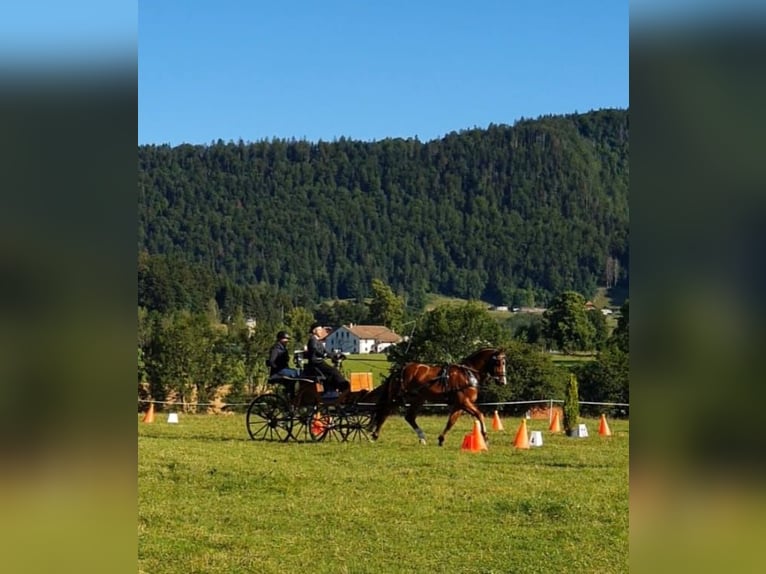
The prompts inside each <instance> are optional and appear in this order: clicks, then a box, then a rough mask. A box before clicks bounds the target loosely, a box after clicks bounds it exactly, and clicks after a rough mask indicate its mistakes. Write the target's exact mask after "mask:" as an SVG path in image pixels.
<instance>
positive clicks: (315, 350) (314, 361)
mask: <svg viewBox="0 0 766 574" xmlns="http://www.w3.org/2000/svg"><path fill="white" fill-rule="evenodd" d="M310 333H311V334H310V335H309V340H308V343H307V345H306V354H305V357H306V360H307V362H308V364H307V368H308V370H309V371H311V370H314V371H318V372H320V373H322V374H323V375H324V376H325V381H324V386H325V387H326V388H330V389H335V390H336V391H339V392H340V393H341V395H342V396H343V395H345V394H346V393H347V392H348V391H349V389H350V388H351V384H350V383H349V382H348V381H347V380H346V379H345V378H344V377H343V375H342V374H341V373H340V371H339V370H338V369H336V368H335V367H333V366H332V365H328V364H327V363H326V362H325V361H324V359H325V358H329V357H330V354H329V353H328V352H327V349H326V348H325V346H324V338H325V337H327V329H325V328H324V327H323V326H322V325H320V324H319V323H314V324H313V325H311V329H310Z"/></svg>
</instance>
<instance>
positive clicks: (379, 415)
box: [372, 397, 394, 440]
mask: <svg viewBox="0 0 766 574" xmlns="http://www.w3.org/2000/svg"><path fill="white" fill-rule="evenodd" d="M393 411H394V403H393V401H391V400H389V399H388V397H381V401H380V402H379V403H378V404H377V405H376V407H375V414H374V417H375V418H374V421H373V424H374V428H373V431H372V440H378V437H379V436H380V428H381V427H382V426H383V423H384V422H386V419H387V418H388V417H389V415H390V414H391V413H392V412H393Z"/></svg>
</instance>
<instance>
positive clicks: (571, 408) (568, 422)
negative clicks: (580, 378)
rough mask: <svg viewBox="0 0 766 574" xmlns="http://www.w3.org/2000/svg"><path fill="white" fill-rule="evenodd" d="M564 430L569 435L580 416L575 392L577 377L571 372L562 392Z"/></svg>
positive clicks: (577, 397)
mask: <svg viewBox="0 0 766 574" xmlns="http://www.w3.org/2000/svg"><path fill="white" fill-rule="evenodd" d="M563 410H564V421H563V424H564V431H565V432H566V434H567V435H571V434H572V432H573V431H574V429H575V428H576V427H577V423H578V421H579V418H580V398H579V396H578V394H577V377H576V376H575V375H574V373H572V374H571V375H570V376H569V383H568V384H567V388H566V392H565V394H564V409H563Z"/></svg>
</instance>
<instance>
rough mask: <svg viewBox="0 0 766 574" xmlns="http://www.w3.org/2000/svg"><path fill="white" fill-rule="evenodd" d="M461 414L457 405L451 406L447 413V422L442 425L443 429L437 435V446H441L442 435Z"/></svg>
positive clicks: (442, 442)
mask: <svg viewBox="0 0 766 574" xmlns="http://www.w3.org/2000/svg"><path fill="white" fill-rule="evenodd" d="M462 414H463V411H462V410H461V408H460V407H459V406H455V407H452V411H451V412H450V414H449V417H448V418H447V424H446V425H445V427H444V430H443V431H442V434H440V435H439V446H442V445H443V444H444V436H445V435H446V434H447V432H449V429H451V428H452V427H453V426H454V425H455V423H456V422H457V419H459V418H460V415H462Z"/></svg>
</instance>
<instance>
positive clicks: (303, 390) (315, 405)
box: [246, 351, 374, 442]
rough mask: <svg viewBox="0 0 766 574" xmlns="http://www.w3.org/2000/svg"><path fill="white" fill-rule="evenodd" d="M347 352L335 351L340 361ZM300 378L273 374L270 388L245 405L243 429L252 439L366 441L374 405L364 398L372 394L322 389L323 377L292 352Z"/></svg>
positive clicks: (301, 357)
mask: <svg viewBox="0 0 766 574" xmlns="http://www.w3.org/2000/svg"><path fill="white" fill-rule="evenodd" d="M344 359H345V357H344V356H343V355H342V354H336V355H334V357H333V363H335V365H336V366H340V364H341V363H342V361H343V360H344ZM295 364H296V366H297V367H298V370H299V371H300V376H299V377H284V376H278V375H275V376H272V377H269V379H268V381H267V382H268V384H269V385H270V386H271V387H272V390H270V391H269V392H266V393H264V394H261V395H259V396H257V397H255V399H253V401H252V402H251V403H250V406H249V407H248V409H247V418H246V423H247V432H248V433H249V435H250V438H252V439H253V440H278V441H283V442H284V441H288V440H290V439H291V438H292V439H293V440H296V441H317V442H319V441H324V440H327V439H329V440H337V441H356V440H368V438H369V432H370V426H371V423H372V406H371V405H372V404H373V403H374V401H372V400H369V401H366V400H364V399H365V398H366V397H367V396H368V395H370V394H371V393H370V392H368V391H352V392H350V393H348V394H346V395H345V397H344V396H341V395H339V394H338V393H337V392H335V391H329V390H328V391H326V390H325V388H324V384H323V381H324V377H323V376H322V375H321V373H319V372H315V371H313V370H312V369H310V368H304V365H303V353H302V351H297V352H296V353H295Z"/></svg>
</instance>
